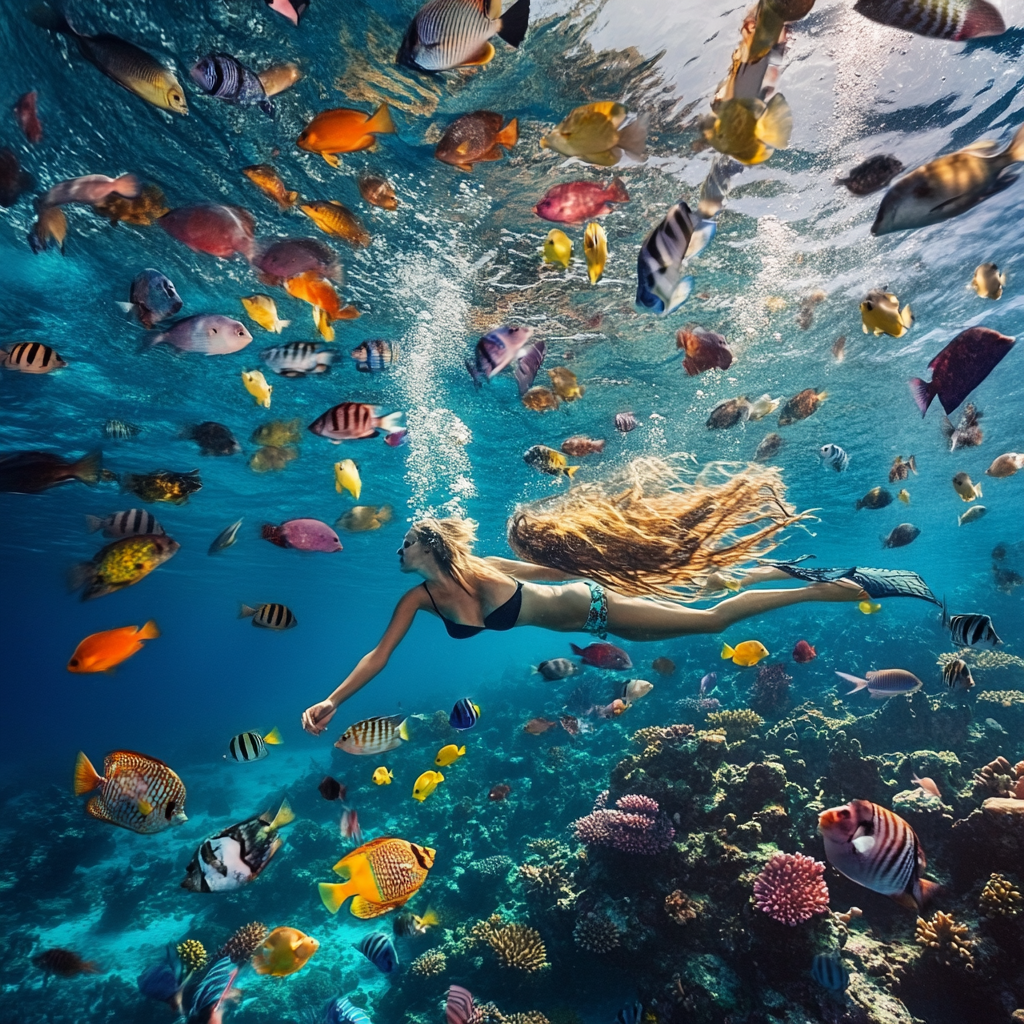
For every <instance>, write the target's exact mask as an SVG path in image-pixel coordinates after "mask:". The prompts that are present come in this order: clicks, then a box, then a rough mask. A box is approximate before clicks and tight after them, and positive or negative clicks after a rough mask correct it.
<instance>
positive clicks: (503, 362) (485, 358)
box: [466, 326, 533, 384]
mask: <svg viewBox="0 0 1024 1024" xmlns="http://www.w3.org/2000/svg"><path fill="white" fill-rule="evenodd" d="M532 334H533V328H532V327H518V326H517V327H507V326H506V327H496V328H494V330H492V331H489V332H488V333H487V334H485V335H484V336H483V337H482V338H481V339H480V340H479V341H478V342H477V343H476V349H475V351H474V354H473V358H472V360H469V359H467V360H466V369H467V370H468V371H469V375H470V376H471V377H472V378H473V380H474V382H475V383H477V384H479V383H480V381H481V379H485V380H491V379H492V378H493V377H495V376H496V375H497V374H499V373H501V371H502V370H504V369H505V367H506V366H509V365H510V364H511V363H512V361H513V360H514V359H516V358H517V356H518V355H519V353H520V351H521V350H522V348H523V346H524V345H526V343H527V342H528V341H529V340H530V337H531V336H532Z"/></svg>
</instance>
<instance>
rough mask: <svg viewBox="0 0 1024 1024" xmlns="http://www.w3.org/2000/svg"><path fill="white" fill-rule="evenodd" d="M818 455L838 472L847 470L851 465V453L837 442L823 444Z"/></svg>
mask: <svg viewBox="0 0 1024 1024" xmlns="http://www.w3.org/2000/svg"><path fill="white" fill-rule="evenodd" d="M818 455H819V456H820V457H821V461H822V462H824V463H825V465H826V466H831V467H832V468H833V469H834V470H835V471H836V472H837V473H842V472H845V470H846V469H847V467H848V466H849V465H850V456H849V454H847V452H846V451H845V449H843V448H840V447H839V445H837V444H823V445H822V446H821V447H820V448H819V449H818Z"/></svg>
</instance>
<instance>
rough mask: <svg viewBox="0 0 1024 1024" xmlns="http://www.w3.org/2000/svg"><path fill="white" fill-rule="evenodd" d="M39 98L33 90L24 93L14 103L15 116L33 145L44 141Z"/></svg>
mask: <svg viewBox="0 0 1024 1024" xmlns="http://www.w3.org/2000/svg"><path fill="white" fill-rule="evenodd" d="M37 98H38V97H37V93H36V92H35V90H32V92H26V93H22V94H21V95H20V96H19V97H18V101H17V103H15V104H14V116H15V117H16V118H17V119H18V127H19V128H20V129H21V130H22V133H23V134H24V136H25V138H26V139H28V141H29V142H31V143H32V144H33V145H34V144H35V143H37V142H42V141H43V125H42V122H41V121H40V120H39V112H38V108H37V105H36V100H37Z"/></svg>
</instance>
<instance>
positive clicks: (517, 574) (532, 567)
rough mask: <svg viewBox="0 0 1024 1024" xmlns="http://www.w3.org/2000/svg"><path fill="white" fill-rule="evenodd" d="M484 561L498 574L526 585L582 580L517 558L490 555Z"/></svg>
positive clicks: (559, 570)
mask: <svg viewBox="0 0 1024 1024" xmlns="http://www.w3.org/2000/svg"><path fill="white" fill-rule="evenodd" d="M484 561H485V562H486V563H487V564H488V565H490V566H493V567H494V568H495V569H497V570H498V572H503V573H505V574H506V575H508V576H511V577H512V578H513V579H517V580H522V581H523V582H524V583H566V582H568V581H569V580H578V579H581V578H582V577H580V576H573V575H571V574H570V573H567V572H562V571H561V569H549V568H548V567H547V566H546V565H537V564H535V563H534V562H520V561H518V560H517V559H515V558H500V557H498V556H497V555H490V556H489V557H487V558H485V559H484Z"/></svg>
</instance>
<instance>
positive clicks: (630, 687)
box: [619, 679, 654, 704]
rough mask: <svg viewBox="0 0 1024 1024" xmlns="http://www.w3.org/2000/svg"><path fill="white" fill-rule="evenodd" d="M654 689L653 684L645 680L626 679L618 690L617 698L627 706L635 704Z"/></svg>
mask: <svg viewBox="0 0 1024 1024" xmlns="http://www.w3.org/2000/svg"><path fill="white" fill-rule="evenodd" d="M653 689H654V683H651V682H648V681H647V680H646V679H627V680H626V681H625V682H624V683H623V684H622V686H621V687H620V689H619V697H620V698H621V699H622V700H624V701H625V702H626V703H627V704H635V703H636V702H637V701H638V700H640V698H641V697H646V696H647V694H649V693H650V692H651V690H653Z"/></svg>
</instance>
